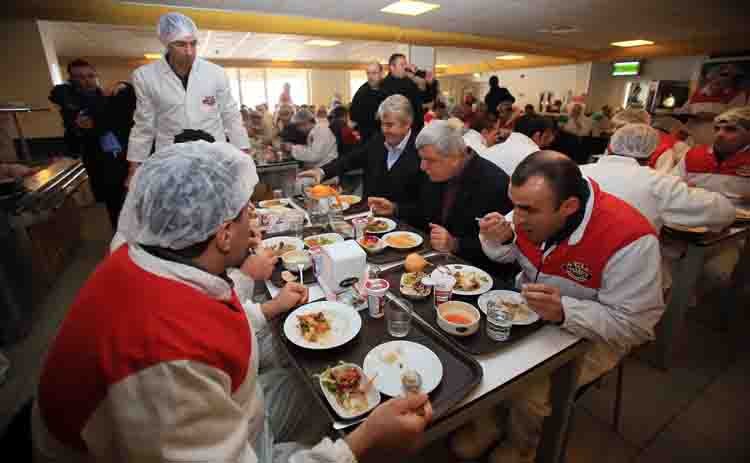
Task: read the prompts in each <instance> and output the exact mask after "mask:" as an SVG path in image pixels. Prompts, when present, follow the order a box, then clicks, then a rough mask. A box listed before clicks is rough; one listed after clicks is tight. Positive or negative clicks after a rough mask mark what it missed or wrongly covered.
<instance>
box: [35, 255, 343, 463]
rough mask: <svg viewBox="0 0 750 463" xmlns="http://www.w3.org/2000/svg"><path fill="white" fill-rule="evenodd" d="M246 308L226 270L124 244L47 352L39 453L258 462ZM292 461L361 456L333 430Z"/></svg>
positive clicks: (253, 357)
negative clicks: (214, 271) (218, 272)
mask: <svg viewBox="0 0 750 463" xmlns="http://www.w3.org/2000/svg"><path fill="white" fill-rule="evenodd" d="M247 315H248V314H246V309H245V308H244V307H243V305H242V304H241V303H240V298H239V297H238V295H237V294H236V293H235V291H234V290H233V289H232V285H230V283H229V282H227V281H225V280H224V279H222V278H220V277H218V276H215V275H211V274H208V273H206V272H203V271H201V270H199V269H197V268H194V267H190V266H187V265H183V264H179V263H176V262H169V261H166V260H163V259H159V258H157V257H155V256H153V255H151V254H148V253H147V252H145V251H143V250H142V249H140V248H139V247H138V246H122V247H121V248H119V249H118V250H117V251H116V252H114V253H113V254H111V255H110V256H109V257H108V258H107V259H106V260H105V261H104V262H102V264H100V265H99V267H98V268H97V269H96V270H95V272H94V273H93V275H92V276H91V277H90V278H89V280H88V281H87V282H86V284H85V285H84V287H83V288H82V289H81V291H80V292H79V294H78V297H77V298H76V301H75V302H74V304H73V306H72V307H71V309H70V311H69V313H68V315H67V317H66V319H65V321H64V322H63V325H62V327H61V329H60V332H59V334H58V335H57V338H56V339H55V341H54V343H53V345H52V347H51V349H50V351H49V353H48V357H47V359H46V361H45V365H44V369H43V372H42V375H41V379H40V383H39V393H38V397H37V400H36V401H35V404H34V409H33V412H32V427H33V430H32V433H33V439H34V448H35V453H36V457H37V460H38V461H60V462H63V461H64V462H83V461H92V460H94V461H112V462H115V461H122V462H131V461H138V462H150V461H181V462H187V461H201V462H203V461H217V462H218V461H233V462H243V463H244V462H253V463H254V462H256V461H257V457H256V453H255V451H254V449H253V447H252V443H253V442H255V440H256V437H257V436H258V435H259V434H260V433H261V432H264V425H265V418H266V416H265V408H264V403H263V394H262V390H261V388H260V387H259V385H258V384H257V371H258V361H259V357H260V350H259V347H258V343H257V341H256V337H255V333H254V332H253V326H252V325H251V323H250V322H248V316H247ZM251 318H253V319H255V318H256V317H255V316H251ZM256 329H257V328H256ZM291 461H296V462H309V461H323V462H347V463H348V462H352V461H354V457H353V455H352V454H351V451H350V450H349V448H348V446H347V445H346V443H345V442H344V441H343V440H340V441H337V442H335V443H333V442H331V441H330V440H328V439H326V440H324V441H323V442H321V443H320V444H318V445H317V446H316V447H315V448H313V449H312V450H309V451H302V452H298V453H297V454H294V455H293V456H292V457H291Z"/></svg>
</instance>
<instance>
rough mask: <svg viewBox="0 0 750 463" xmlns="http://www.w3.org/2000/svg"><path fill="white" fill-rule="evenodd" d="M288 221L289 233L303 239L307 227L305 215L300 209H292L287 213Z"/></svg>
mask: <svg viewBox="0 0 750 463" xmlns="http://www.w3.org/2000/svg"><path fill="white" fill-rule="evenodd" d="M286 219H287V223H288V224H289V234H290V235H291V236H294V237H296V238H299V239H302V235H303V230H304V227H305V215H304V214H302V213H301V212H299V211H292V212H288V213H287V214H286Z"/></svg>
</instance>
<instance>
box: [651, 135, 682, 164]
mask: <svg viewBox="0 0 750 463" xmlns="http://www.w3.org/2000/svg"><path fill="white" fill-rule="evenodd" d="M659 137H660V142H659V145H658V146H657V147H656V149H655V150H654V152H653V153H651V156H649V158H648V166H649V167H651V168H652V169H654V170H657V171H659V172H663V173H667V172H669V171H671V170H672V168H674V166H675V164H677V163H678V162H680V160H681V159H682V158H683V157H684V156H685V153H687V152H688V151H689V150H690V145H688V144H687V143H685V142H684V141H681V140H679V139H677V138H676V137H674V136H672V135H670V134H667V133H662V132H660V133H659Z"/></svg>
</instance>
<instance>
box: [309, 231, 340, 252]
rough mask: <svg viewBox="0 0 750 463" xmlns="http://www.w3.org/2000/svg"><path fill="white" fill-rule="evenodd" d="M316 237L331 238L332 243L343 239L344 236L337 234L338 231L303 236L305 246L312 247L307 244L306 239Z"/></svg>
mask: <svg viewBox="0 0 750 463" xmlns="http://www.w3.org/2000/svg"><path fill="white" fill-rule="evenodd" d="M318 238H328V239H330V240H333V242H334V243H338V242H339V241H344V237H343V236H341V235H339V234H338V233H321V234H320V235H312V236H308V237H307V238H305V240H304V241H305V246H307V247H308V248H309V247H312V246H310V245H309V244H307V241H308V240H311V239H318ZM327 244H331V243H327ZM323 246H325V245H323Z"/></svg>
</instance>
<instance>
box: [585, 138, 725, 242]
mask: <svg viewBox="0 0 750 463" xmlns="http://www.w3.org/2000/svg"><path fill="white" fill-rule="evenodd" d="M665 154H666V153H665ZM581 172H583V175H585V176H586V177H588V178H590V179H592V180H594V181H595V182H596V183H598V184H599V186H600V187H601V188H602V190H604V191H606V192H607V193H610V194H613V195H615V196H617V197H618V198H620V199H622V200H623V201H625V202H626V203H628V204H630V205H631V206H633V207H634V208H636V209H638V211H639V212H640V213H641V214H643V215H644V216H645V217H646V218H647V219H648V220H649V222H651V225H653V226H654V228H655V229H656V231H657V232H659V231H661V227H662V226H663V225H664V224H665V223H675V224H680V225H685V226H688V227H699V226H707V227H710V228H712V229H715V230H717V231H718V230H721V229H723V228H724V227H726V226H727V225H730V224H731V223H732V222H734V218H735V210H734V206H733V205H732V203H731V202H730V201H729V200H728V199H726V198H725V197H724V196H722V195H720V194H718V193H712V192H710V191H707V190H704V189H702V188H690V187H688V185H687V184H686V183H685V182H683V181H682V179H680V178H679V177H675V176H674V175H668V174H662V173H659V172H657V171H655V170H653V169H651V168H649V167H645V166H640V165H638V162H637V161H636V160H635V159H633V158H629V157H625V156H616V155H612V154H610V155H607V156H602V157H601V158H599V162H597V163H596V164H586V165H584V166H581Z"/></svg>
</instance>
